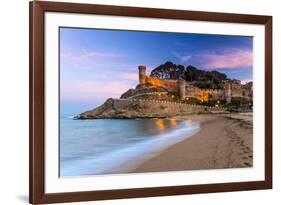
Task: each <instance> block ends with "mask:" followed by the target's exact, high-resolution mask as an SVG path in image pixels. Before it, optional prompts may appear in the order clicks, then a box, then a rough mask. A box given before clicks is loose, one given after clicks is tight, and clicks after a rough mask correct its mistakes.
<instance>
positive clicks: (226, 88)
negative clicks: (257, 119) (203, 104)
mask: <svg viewBox="0 0 281 205" xmlns="http://www.w3.org/2000/svg"><path fill="white" fill-rule="evenodd" d="M138 69H139V86H140V87H146V86H154V87H161V88H164V89H166V90H167V91H168V92H171V93H175V94H176V95H178V96H179V98H180V100H185V99H187V98H189V97H194V98H197V99H199V100H201V101H208V100H209V99H213V100H226V101H227V102H231V99H232V98H234V97H240V98H245V99H247V100H252V97H253V84H252V82H249V83H247V84H245V85H242V84H241V81H240V80H225V81H224V82H223V88H222V89H201V88H198V87H197V86H195V85H194V84H193V83H192V82H186V81H185V80H183V79H179V80H177V79H175V74H174V73H173V72H171V73H170V79H165V80H163V79H159V78H156V77H151V76H147V75H146V66H144V65H140V66H139V67H138Z"/></svg>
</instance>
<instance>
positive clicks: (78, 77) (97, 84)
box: [59, 28, 253, 114]
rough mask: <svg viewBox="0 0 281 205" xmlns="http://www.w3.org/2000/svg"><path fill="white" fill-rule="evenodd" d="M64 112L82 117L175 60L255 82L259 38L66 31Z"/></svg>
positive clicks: (62, 85) (62, 70)
mask: <svg viewBox="0 0 281 205" xmlns="http://www.w3.org/2000/svg"><path fill="white" fill-rule="evenodd" d="M59 43H60V98H61V99H60V101H61V111H62V113H71V114H74V113H77V114H78V113H79V112H82V111H85V110H87V109H92V108H94V107H96V106H98V105H100V104H102V103H103V102H104V101H105V100H106V99H107V98H109V97H113V98H118V97H120V95H121V94H122V93H124V92H125V91H127V90H128V89H129V88H135V86H136V85H137V84H138V66H139V65H146V67H147V74H148V75H149V74H150V71H151V70H152V69H153V68H155V67H157V66H158V65H160V64H163V63H165V62H166V61H172V62H173V63H175V64H181V65H184V66H188V65H193V66H195V67H197V68H199V69H202V70H208V71H211V70H217V71H220V72H223V73H225V74H226V75H227V76H228V77H229V78H235V79H239V80H241V81H242V82H248V81H251V80H252V75H253V74H252V68H253V38H252V37H248V36H224V35H207V34H187V33H166V32H140V31H120V30H97V29H82V28H60V42H59Z"/></svg>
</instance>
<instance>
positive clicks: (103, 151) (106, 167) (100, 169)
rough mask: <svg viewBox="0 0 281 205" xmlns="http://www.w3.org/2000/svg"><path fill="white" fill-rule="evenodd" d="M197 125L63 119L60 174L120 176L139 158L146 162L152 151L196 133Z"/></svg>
mask: <svg viewBox="0 0 281 205" xmlns="http://www.w3.org/2000/svg"><path fill="white" fill-rule="evenodd" d="M194 125H195V124H194V122H192V121H182V120H180V121H179V120H177V119H175V118H169V119H139V120H123V119H122V120H118V119H114V120H111V119H110V120H109V119H107V120H104V119H99V120H72V119H69V118H66V117H63V118H61V129H60V162H61V163H60V164H61V169H60V171H61V172H60V173H61V175H62V176H77V175H85V174H86V175H87V174H89V173H90V174H100V173H119V172H120V170H119V169H116V167H118V166H124V163H126V162H127V161H130V160H133V159H136V158H138V157H139V156H142V157H143V159H144V158H145V156H146V154H147V153H149V152H151V151H152V150H157V149H161V148H163V147H165V146H167V145H168V144H169V143H172V142H173V143H174V142H175V141H176V140H179V139H180V137H182V136H186V135H187V134H188V133H189V132H190V130H194V128H196V126H195V127H194ZM197 128H198V127H197ZM159 137H160V138H159ZM113 165H114V166H113Z"/></svg>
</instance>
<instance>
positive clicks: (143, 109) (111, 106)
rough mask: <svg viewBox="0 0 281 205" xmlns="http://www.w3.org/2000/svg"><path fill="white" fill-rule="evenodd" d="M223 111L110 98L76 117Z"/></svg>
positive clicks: (157, 115) (163, 102) (116, 117)
mask: <svg viewBox="0 0 281 205" xmlns="http://www.w3.org/2000/svg"><path fill="white" fill-rule="evenodd" d="M214 111H215V112H218V111H220V112H221V111H224V110H223V109H221V108H220V109H219V108H215V107H207V106H202V105H190V104H185V103H175V102H169V101H157V100H135V99H112V98H109V99H108V100H106V102H105V103H104V104H102V105H101V106H99V107H97V108H95V109H93V110H89V111H86V112H83V113H81V114H80V115H79V116H78V119H103V118H104V119H109V118H111V119H114V118H115V119H132V118H165V117H172V116H177V115H186V114H201V113H210V112H214Z"/></svg>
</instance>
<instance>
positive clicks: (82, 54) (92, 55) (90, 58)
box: [61, 49, 120, 67]
mask: <svg viewBox="0 0 281 205" xmlns="http://www.w3.org/2000/svg"><path fill="white" fill-rule="evenodd" d="M118 57H120V55H119V54H116V53H113V52H97V51H89V50H86V49H82V50H78V51H70V50H67V51H62V53H61V59H62V61H64V62H66V63H68V64H71V65H73V66H75V67H84V66H86V67H88V66H90V65H92V64H95V63H97V62H99V61H101V60H103V61H105V60H109V59H116V58H118Z"/></svg>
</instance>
